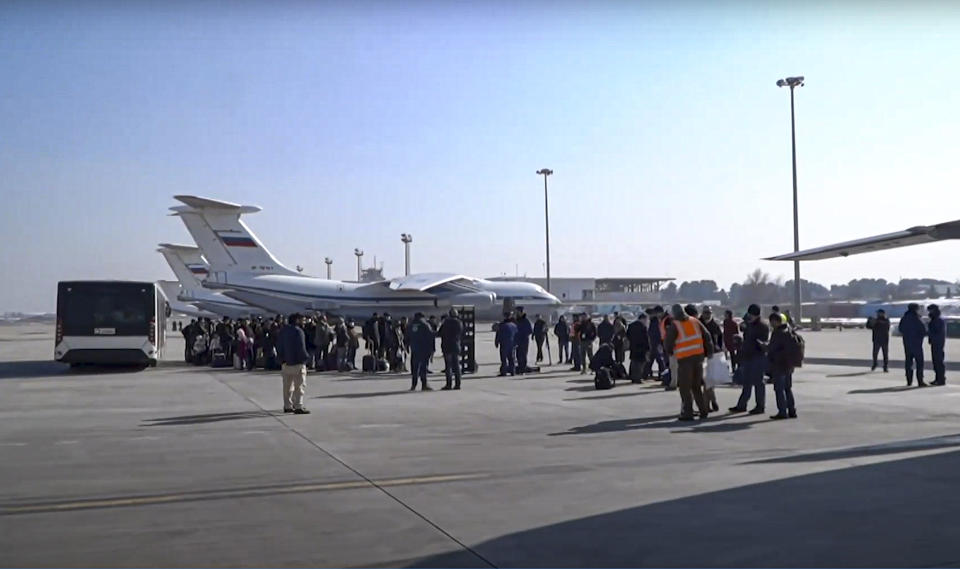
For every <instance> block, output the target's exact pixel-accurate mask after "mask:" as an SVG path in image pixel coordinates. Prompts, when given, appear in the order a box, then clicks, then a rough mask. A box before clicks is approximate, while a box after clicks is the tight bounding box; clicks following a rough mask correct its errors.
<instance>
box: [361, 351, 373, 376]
mask: <svg viewBox="0 0 960 569" xmlns="http://www.w3.org/2000/svg"><path fill="white" fill-rule="evenodd" d="M375 361H376V360H374V359H373V356H371V355H370V354H367V355H365V356H363V361H362V362H361V363H360V367H361V369H363V371H364V373H370V372H372V371H375V370H374V367H373V366H374V365H375Z"/></svg>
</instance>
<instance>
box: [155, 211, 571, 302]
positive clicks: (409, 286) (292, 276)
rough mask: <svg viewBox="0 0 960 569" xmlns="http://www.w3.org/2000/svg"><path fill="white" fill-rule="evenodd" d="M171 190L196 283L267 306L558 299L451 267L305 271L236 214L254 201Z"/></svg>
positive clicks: (532, 288)
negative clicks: (204, 266) (204, 265)
mask: <svg viewBox="0 0 960 569" xmlns="http://www.w3.org/2000/svg"><path fill="white" fill-rule="evenodd" d="M174 198H175V199H177V200H178V201H180V202H181V203H183V204H184V205H182V206H176V207H172V208H170V209H171V210H172V211H173V212H174V213H173V215H175V216H178V217H180V219H181V221H183V223H184V225H186V227H187V231H189V232H190V235H191V236H192V237H193V239H194V241H195V242H196V243H197V246H198V247H199V248H200V250H201V251H202V252H203V256H204V257H205V258H206V260H207V262H208V263H209V265H210V268H209V271H210V273H209V274H208V275H207V277H206V278H205V279H204V280H203V286H204V287H205V288H209V289H214V290H218V291H220V292H222V293H223V295H225V296H228V297H230V298H234V299H236V300H239V301H241V302H244V303H246V304H249V305H252V306H257V307H260V308H263V309H265V310H268V311H270V312H275V313H280V314H282V313H290V312H303V311H323V312H330V313H333V314H337V315H339V316H343V317H348V318H366V317H369V316H370V314H371V313H373V312H389V313H391V314H392V315H395V316H401V315H412V314H413V313H415V312H426V313H430V312H433V313H436V312H439V311H440V310H441V309H444V308H446V307H450V306H455V305H473V306H475V307H476V308H477V309H478V311H480V310H484V309H487V310H489V309H491V308H494V307H496V306H500V305H502V304H503V302H504V301H505V300H507V299H510V300H512V301H514V302H515V303H516V304H518V305H522V306H527V307H530V308H531V309H534V310H536V309H544V310H550V309H551V308H554V307H559V306H560V304H561V303H560V300H559V299H557V297H555V296H553V295H552V294H550V293H548V292H547V291H545V290H544V289H543V288H542V287H540V286H539V285H536V284H533V283H526V282H508V281H488V280H485V279H478V278H473V277H468V276H465V275H461V274H457V273H422V274H413V275H409V276H406V277H399V278H394V279H389V280H385V281H380V282H374V283H353V282H344V281H336V280H327V279H321V278H318V277H311V276H304V275H301V274H299V273H297V272H296V271H293V270H291V269H289V268H288V267H286V266H284V265H283V264H282V263H281V262H280V261H278V260H277V259H276V257H274V256H273V254H272V253H270V251H268V250H267V248H266V247H265V246H264V245H263V243H262V242H261V241H260V240H259V239H258V238H257V236H256V235H254V234H253V232H252V231H250V229H249V228H248V227H247V225H246V224H245V223H244V222H243V220H242V219H241V217H242V216H243V215H246V214H251V213H256V212H258V211H260V208H259V207H257V206H250V205H238V204H234V203H229V202H223V201H218V200H213V199H209V198H202V197H198V196H174Z"/></svg>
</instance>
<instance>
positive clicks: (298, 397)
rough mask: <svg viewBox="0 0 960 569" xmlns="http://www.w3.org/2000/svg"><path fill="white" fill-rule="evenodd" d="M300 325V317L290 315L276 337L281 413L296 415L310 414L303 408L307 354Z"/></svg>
mask: <svg viewBox="0 0 960 569" xmlns="http://www.w3.org/2000/svg"><path fill="white" fill-rule="evenodd" d="M302 324H303V317H302V316H300V315H299V314H291V315H290V316H289V317H288V318H287V325H286V326H284V327H283V328H282V329H281V330H280V333H279V334H278V335H277V359H279V360H280V376H281V377H282V378H283V412H284V413H296V414H297V415H306V414H308V413H310V411H308V410H307V409H306V408H305V407H304V406H303V396H304V391H305V383H306V380H307V359H308V354H307V344H306V338H305V337H304V334H303V328H301V327H300V326H301V325H302ZM291 391H292V392H293V397H292V398H291Z"/></svg>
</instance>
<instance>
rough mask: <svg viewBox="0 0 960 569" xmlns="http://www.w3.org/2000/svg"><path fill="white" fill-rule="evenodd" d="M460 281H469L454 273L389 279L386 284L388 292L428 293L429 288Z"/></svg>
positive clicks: (422, 274) (421, 274) (420, 274)
mask: <svg viewBox="0 0 960 569" xmlns="http://www.w3.org/2000/svg"><path fill="white" fill-rule="evenodd" d="M460 279H465V280H469V278H468V277H465V276H464V275H459V274H456V273H419V274H414V275H408V276H405V277H397V278H395V279H390V280H389V281H388V282H389V283H390V284H389V287H390V290H412V291H417V292H428V291H429V290H430V289H431V288H434V287H437V286H440V285H443V284H447V283H449V282H452V281H457V280H460Z"/></svg>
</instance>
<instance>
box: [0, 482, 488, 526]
mask: <svg viewBox="0 0 960 569" xmlns="http://www.w3.org/2000/svg"><path fill="white" fill-rule="evenodd" d="M489 476H490V475H489V474H486V473H473V474H442V475H436V476H415V477H409V478H391V479H386V480H375V481H374V482H376V483H377V485H379V486H384V487H388V486H412V485H416V484H438V483H442V482H459V481H463V480H477V479H480V478H487V477H489ZM359 488H371V485H370V483H369V482H367V481H366V480H351V481H347V482H326V483H322V484H293V485H290V486H279V487H274V488H262V489H246V490H211V491H208V492H186V493H181V494H162V495H158V496H135V497H130V498H111V499H103V500H77V501H73V502H61V503H48V504H27V505H23V506H0V516H9V515H17V514H42V513H51V512H71V511H76V510H91V509H103V508H124V507H131V506H152V505H157V504H171V503H178V502H194V501H201V500H226V499H231V498H257V497H262V496H277V495H284V494H303V493H309V492H326V491H332V490H354V489H359Z"/></svg>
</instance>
